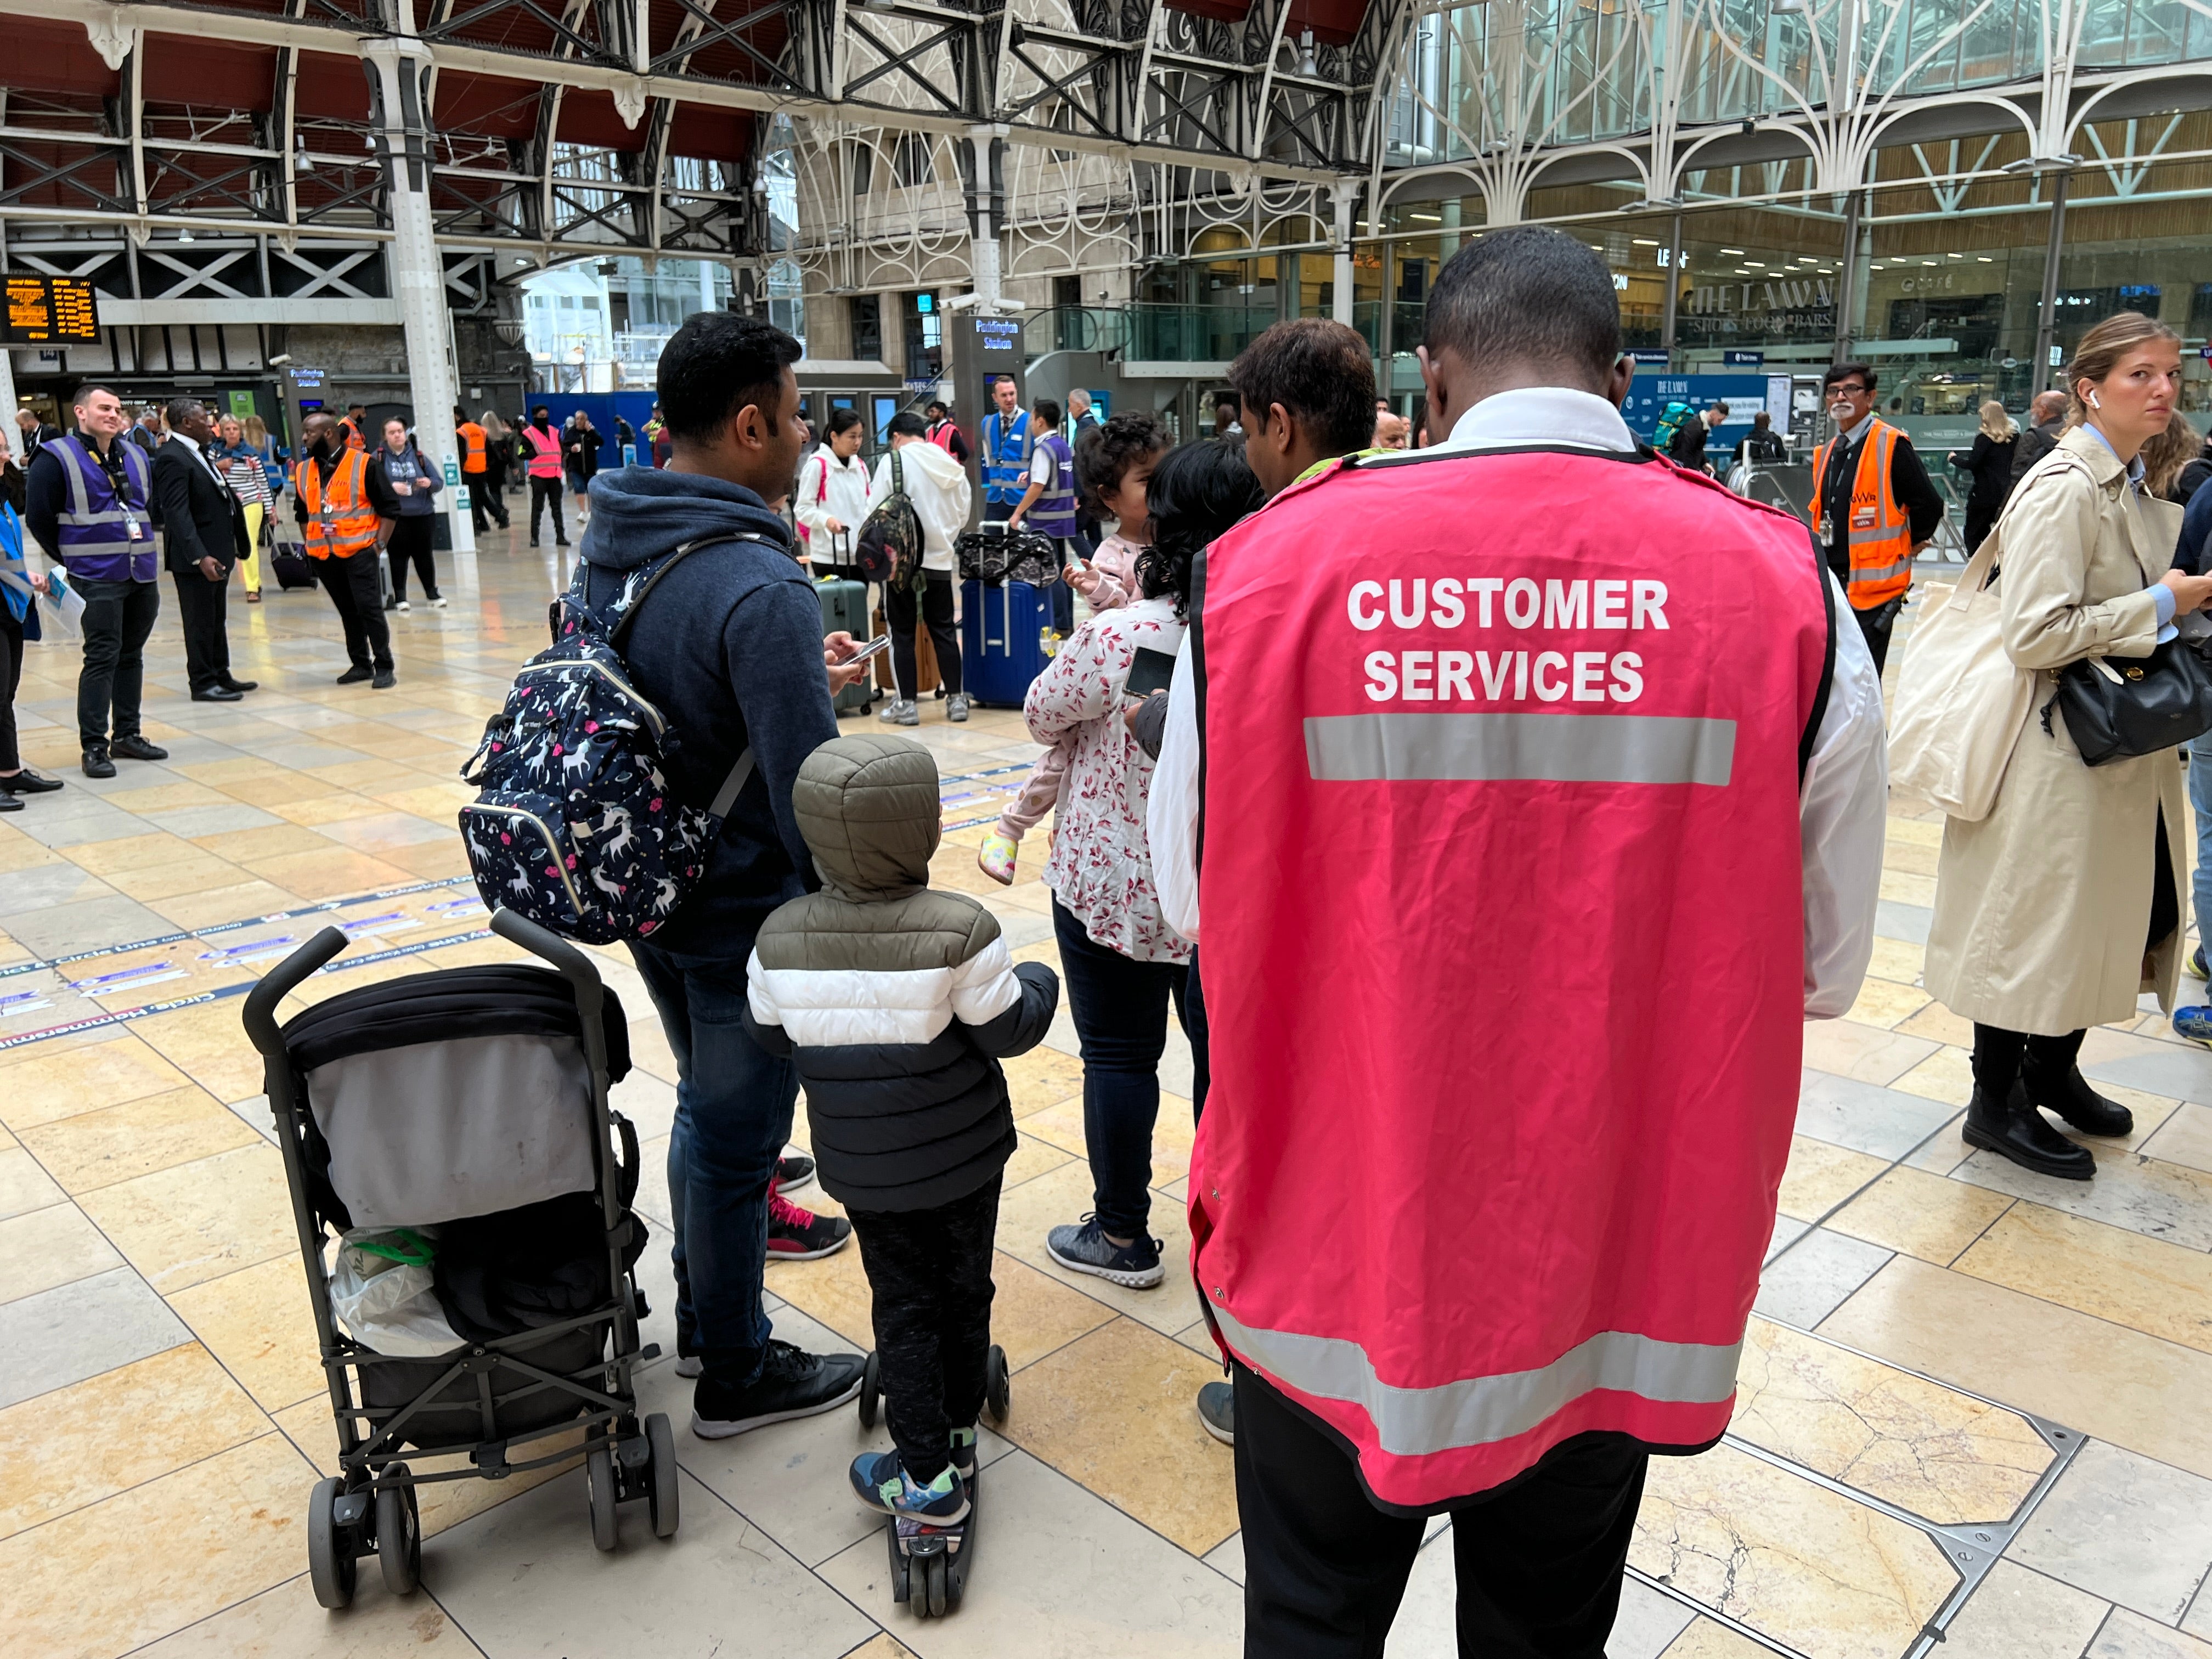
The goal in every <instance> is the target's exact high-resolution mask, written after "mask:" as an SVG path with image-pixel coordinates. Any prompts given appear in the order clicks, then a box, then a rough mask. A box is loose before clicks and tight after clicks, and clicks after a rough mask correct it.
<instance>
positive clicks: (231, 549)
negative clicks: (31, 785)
mask: <svg viewBox="0 0 2212 1659" xmlns="http://www.w3.org/2000/svg"><path fill="white" fill-rule="evenodd" d="M167 415H168V420H169V441H168V442H167V443H165V444H163V445H162V446H161V447H160V448H159V449H157V450H155V452H154V498H155V501H159V502H160V503H161V525H162V529H161V548H162V554H163V558H164V562H166V563H167V566H168V568H169V578H170V580H172V581H173V582H175V583H176V585H177V616H178V618H179V621H180V622H182V623H183V624H184V630H185V679H186V681H187V682H188V683H189V684H190V685H191V694H192V701H193V702H237V701H238V700H239V699H240V697H241V696H244V695H245V694H246V692H248V691H251V690H253V689H254V686H255V682H253V681H252V680H240V679H234V678H231V672H230V636H229V633H228V629H227V627H226V618H225V616H224V611H225V601H226V600H227V599H228V597H229V593H230V568H231V566H232V565H234V564H235V563H236V562H238V561H239V560H240V559H242V558H244V557H245V556H246V555H247V554H248V553H249V552H251V551H252V545H253V544H252V543H251V542H249V541H248V540H247V539H246V509H245V508H244V507H241V506H240V505H239V501H238V497H237V496H236V495H234V494H233V493H232V492H231V488H230V485H229V483H228V482H227V481H226V480H225V479H224V477H223V476H222V473H220V472H218V471H216V464H215V462H214V461H213V460H212V459H210V457H209V455H208V453H207V446H208V445H210V444H211V443H212V442H213V441H215V422H214V421H213V420H211V419H210V418H209V416H208V412H207V405H206V404H203V403H202V402H200V400H199V399H198V398H173V399H172V400H171V402H170V404H169V407H168V410H167Z"/></svg>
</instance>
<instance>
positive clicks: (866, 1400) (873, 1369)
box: [860, 1348, 884, 1429]
mask: <svg viewBox="0 0 2212 1659" xmlns="http://www.w3.org/2000/svg"><path fill="white" fill-rule="evenodd" d="M883 1397H884V1377H883V1366H882V1363H881V1362H880V1361H879V1360H878V1359H877V1358H876V1353H875V1350H874V1349H872V1348H871V1349H870V1350H869V1351H868V1363H867V1364H865V1365H863V1366H862V1367H861V1368H860V1426H861V1427H862V1428H864V1429H872V1428H874V1427H875V1426H876V1415H877V1411H878V1407H880V1405H881V1404H882V1402H883Z"/></svg>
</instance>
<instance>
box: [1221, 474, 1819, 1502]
mask: <svg viewBox="0 0 2212 1659" xmlns="http://www.w3.org/2000/svg"><path fill="white" fill-rule="evenodd" d="M1200 580H1201V590H1200V594H1201V597H1200V615H1199V617H1198V619H1197V621H1196V622H1195V623H1194V626H1193V629H1192V635H1193V641H1194V653H1195V666H1196V668H1197V671H1198V684H1199V687H1200V699H1201V701H1200V732H1201V734H1202V738H1203V745H1204V757H1205V759H1204V764H1205V772H1204V790H1203V805H1204V816H1203V818H1202V820H1201V825H1200V915H1201V917H1202V925H1201V928H1200V933H1201V940H1200V951H1199V957H1200V963H1202V972H1203V974H1204V976H1205V981H1206V1015H1207V1021H1208V1024H1209V1027H1210V1030H1211V1034H1212V1093H1211V1095H1210V1096H1209V1097H1208V1099H1207V1101H1206V1114H1205V1119H1204V1121H1203V1122H1202V1123H1201V1125H1200V1129H1199V1134H1198V1141H1197V1146H1196V1148H1195V1151H1194V1156H1193V1158H1192V1163H1191V1174H1190V1188H1189V1190H1190V1218H1191V1233H1192V1237H1193V1249H1192V1264H1193V1268H1194V1273H1196V1275H1197V1281H1198V1285H1199V1290H1200V1296H1201V1297H1202V1299H1203V1301H1204V1303H1205V1304H1206V1311H1207V1313H1208V1315H1209V1316H1211V1318H1212V1322H1213V1326H1214V1329H1215V1331H1216V1334H1217V1335H1218V1338H1219V1340H1221V1342H1222V1343H1223V1345H1224V1346H1225V1348H1226V1349H1227V1350H1228V1351H1229V1352H1231V1353H1233V1354H1235V1355H1236V1356H1237V1358H1240V1359H1241V1360H1243V1363H1244V1364H1247V1365H1248V1366H1249V1367H1251V1368H1252V1369H1253V1370H1257V1371H1259V1372H1261V1373H1262V1374H1263V1375H1265V1376H1267V1378H1268V1379H1269V1380H1270V1381H1272V1382H1273V1383H1276V1384H1277V1385H1279V1387H1280V1388H1282V1389H1284V1390H1285V1393H1287V1394H1288V1395H1290V1397H1291V1398H1292V1399H1293V1400H1295V1401H1297V1402H1298V1403H1300V1404H1302V1405H1304V1407H1307V1408H1308V1409H1310V1411H1312V1412H1313V1413H1315V1414H1316V1416H1317V1417H1319V1418H1320V1419H1322V1421H1323V1422H1324V1423H1326V1424H1327V1425H1328V1426H1329V1427H1331V1428H1332V1429H1334V1431H1337V1432H1338V1433H1339V1434H1340V1435H1341V1436H1342V1437H1343V1438H1344V1439H1345V1440H1346V1442H1348V1443H1349V1444H1350V1445H1351V1446H1352V1448H1353V1449H1355V1450H1356V1452H1357V1454H1358V1460H1359V1470H1360V1474H1361V1476H1362V1478H1363V1479H1364V1481H1365V1483H1366V1486H1367V1487H1368V1489H1369V1490H1370V1492H1372V1493H1373V1494H1374V1495H1375V1497H1376V1498H1378V1499H1380V1500H1382V1501H1383V1503H1385V1504H1391V1505H1397V1506H1402V1507H1405V1508H1407V1509H1421V1508H1427V1507H1433V1506H1437V1505H1441V1504H1446V1503H1448V1502H1449V1501H1450V1500H1452V1499H1455V1498H1463V1497H1466V1496H1468V1495H1471V1494H1474V1493H1476V1492H1483V1491H1486V1490H1487V1489H1489V1488H1491V1487H1492V1486H1498V1485H1499V1484H1500V1483H1502V1482H1504V1481H1506V1480H1510V1479H1512V1478H1513V1477H1514V1476H1515V1475H1516V1474H1520V1473H1522V1471H1524V1470H1526V1469H1528V1468H1529V1467H1530V1466H1532V1465H1533V1464H1534V1463H1535V1462H1536V1461H1537V1460H1538V1459H1539V1458H1540V1457H1541V1455H1543V1454H1544V1452H1545V1451H1546V1450H1547V1449H1549V1448H1550V1447H1552V1446H1553V1445H1555V1444H1557V1443H1559V1442H1560V1441H1563V1440H1565V1439H1567V1438H1568V1437H1571V1436H1573V1435H1576V1434H1579V1433H1583V1432H1586V1431H1598V1430H1605V1431H1619V1432H1622V1433H1626V1434H1628V1435H1632V1436H1633V1437H1637V1438H1638V1439H1640V1440H1642V1441H1644V1442H1646V1443H1650V1444H1652V1445H1654V1446H1659V1447H1667V1448H1675V1449H1681V1448H1696V1447H1701V1446H1703V1445H1705V1444H1706V1443H1710V1442H1711V1441H1712V1440H1714V1439H1715V1438H1717V1437H1718V1436H1719V1435H1720V1433H1721V1432H1722V1431H1723V1429H1725V1428H1726V1427H1727V1425H1728V1421H1729V1412H1730V1409H1731V1407H1732V1406H1733V1402H1734V1398H1735V1374H1736V1361H1737V1358H1738V1354H1739V1352H1740V1350H1741V1344H1742V1340H1743V1334H1744V1327H1745V1322H1746V1321H1747V1318H1748V1316H1749V1315H1750V1311H1751V1304H1752V1298H1753V1296H1754V1295H1755V1294H1756V1293H1757V1291H1758V1284H1759V1260H1760V1257H1761V1255H1762V1254H1763V1253H1764V1251H1765V1246H1766V1243H1767V1238H1768V1235H1769V1233H1770V1232H1771V1230H1772V1227H1773V1224H1774V1213H1775V1194H1776V1191H1777V1188H1778V1186H1779V1184H1780V1182H1781V1179H1782V1172H1783V1166H1784V1163H1785V1162H1786V1160H1787V1158H1788V1157H1789V1152H1790V1129H1791V1126H1792V1123H1793V1121H1794V1120H1795V1117H1796V1109H1797V1091H1798V1064H1799V1059H1800V1050H1801V1047H1802V1019H1803V994H1804V978H1805V951H1804V924H1803V897H1802V869H1801V860H1800V853H1799V841H1798V835H1799V832H1798V793H1799V764H1800V762H1799V754H1800V742H1801V736H1802V732H1804V730H1805V728H1806V726H1807V725H1808V720H1809V719H1810V717H1811V716H1812V714H1813V711H1814V708H1815V707H1816V696H1817V693H1818V692H1819V690H1820V687H1821V686H1822V685H1823V684H1824V683H1825V678H1826V662H1827V660H1828V659H1827V656H1826V653H1827V652H1828V651H1829V650H1830V649H1831V648H1832V647H1831V637H1832V636H1831V635H1830V631H1829V629H1830V619H1829V618H1828V617H1827V614H1826V605H1825V602H1824V598H1823V594H1822V590H1821V586H1820V584H1821V583H1822V582H1823V581H1825V580H1826V578H1825V576H1824V574H1822V573H1821V570H1820V566H1819V564H1818V562H1817V561H1816V555H1815V552H1814V549H1813V548H1812V546H1811V545H1810V544H1809V541H1808V537H1807V534H1806V532H1805V527H1804V526H1803V525H1802V524H1800V523H1799V522H1797V521H1796V520H1794V519H1791V518H1789V517H1786V516H1785V515H1784V514H1782V513H1778V512H1773V511H1771V510H1769V509H1766V508H1764V507H1758V506H1754V505H1753V504H1752V503H1749V502H1747V501H1743V500H1741V499H1740V498H1738V497H1736V496H1734V495H1729V493H1728V492H1727V491H1725V490H1724V489H1721V488H1720V486H1718V485H1717V484H1715V483H1711V481H1710V480H1707V479H1705V478H1702V477H1695V476H1693V475H1691V474H1688V473H1686V472H1684V471H1681V470H1680V469H1679V468H1676V467H1674V466H1673V465H1670V464H1668V463H1666V462H1663V461H1659V460H1656V459H1642V460H1639V459H1638V458H1637V457H1636V456H1634V455H1625V456H1622V457H1620V458H1617V459H1616V458H1612V457H1607V456H1599V455H1593V454H1591V453H1589V452H1587V451H1583V452H1574V451H1551V452H1544V453H1528V452H1525V451H1522V452H1510V453H1495V454H1489V455H1483V454H1465V453H1461V454H1454V453H1441V454H1439V453H1435V452H1415V453H1411V454H1397V455H1391V456H1388V457H1384V458H1376V459H1370V458H1364V457H1363V458H1361V459H1358V461H1356V462H1355V463H1352V464H1350V465H1344V466H1341V467H1339V468H1336V469H1334V470H1333V471H1329V472H1328V473H1324V474H1322V475H1321V476H1318V477H1314V478H1312V479H1310V480H1308V481H1306V482H1304V483H1300V484H1297V485H1294V486H1293V487H1292V488H1291V489H1289V490H1286V491H1285V492H1284V494H1283V495H1280V496H1279V497H1278V498H1277V499H1276V500H1275V501H1273V503H1271V504H1270V505H1269V506H1268V507H1267V508H1266V509H1265V510H1264V511H1262V512H1261V513H1257V514H1255V515H1254V516H1253V517H1252V518H1250V519H1248V520H1246V521H1245V522H1244V523H1243V524H1242V525H1240V526H1238V527H1237V529H1236V530H1234V531H1232V532H1230V533H1229V534H1228V535H1227V536H1225V537H1224V538H1222V539H1221V540H1220V541H1218V542H1217V543H1216V544H1214V545H1213V546H1212V549H1211V550H1209V551H1208V553H1207V555H1206V560H1205V563H1204V568H1203V569H1202V571H1201V573H1200ZM1355 1170H1356V1171H1357V1174H1356V1175H1355V1174H1354V1173H1353V1172H1354V1171H1355Z"/></svg>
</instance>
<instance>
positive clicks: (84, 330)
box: [0, 276, 100, 346]
mask: <svg viewBox="0 0 2212 1659" xmlns="http://www.w3.org/2000/svg"><path fill="white" fill-rule="evenodd" d="M0 280H4V281H5V282H6V284H7V289H8V337H7V343H9V345H11V346H18V345H20V346H41V345H43V346H51V345H98V344H99V343H100V303H99V301H98V300H97V299H95V298H94V295H93V291H92V284H91V283H87V282H82V281H80V280H79V279H78V278H76V277H74V276H9V277H6V278H4V279H0Z"/></svg>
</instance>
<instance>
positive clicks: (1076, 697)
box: [1022, 599, 1190, 963]
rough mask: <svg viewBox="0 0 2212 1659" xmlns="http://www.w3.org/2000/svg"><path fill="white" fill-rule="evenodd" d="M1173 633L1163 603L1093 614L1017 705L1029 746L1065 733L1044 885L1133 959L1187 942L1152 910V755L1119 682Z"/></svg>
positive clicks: (1171, 605)
mask: <svg viewBox="0 0 2212 1659" xmlns="http://www.w3.org/2000/svg"><path fill="white" fill-rule="evenodd" d="M1182 635H1183V624H1182V622H1181V621H1180V620H1179V619H1177V617H1176V613H1175V602H1174V601H1173V600H1172V599H1139V600H1138V601H1137V602H1136V603H1134V604H1133V605H1125V606H1123V607H1121V609H1119V610H1115V611H1105V612H1103V614H1101V615H1098V616H1096V617H1091V620H1090V621H1089V622H1086V623H1084V624H1083V626H1082V627H1080V628H1079V629H1076V630H1075V633H1074V635H1073V637H1072V638H1070V639H1069V641H1067V643H1066V645H1063V646H1062V647H1060V654H1059V655H1058V656H1056V657H1054V659H1052V661H1051V662H1050V663H1048V664H1047V665H1046V666H1045V671H1044V672H1043V673H1042V674H1040V675H1038V676H1037V677H1036V679H1035V680H1033V681H1032V682H1030V692H1029V697H1028V700H1027V701H1026V702H1024V705H1023V709H1022V712H1023V714H1024V717H1025V718H1026V719H1027V720H1028V721H1029V727H1030V737H1032V738H1035V739H1036V741H1037V742H1039V743H1042V744H1057V743H1058V742H1059V741H1060V738H1063V737H1066V736H1069V735H1071V734H1072V735H1073V737H1074V738H1075V752H1074V756H1073V759H1071V760H1070V762H1069V763H1068V768H1067V775H1066V778H1065V779H1064V780H1063V781H1062V782H1061V784H1060V805H1059V806H1058V808H1057V809H1056V812H1055V816H1054V820H1053V834H1052V857H1051V859H1050V860H1048V862H1047V863H1046V865H1045V867H1044V882H1045V885H1046V886H1048V887H1049V888H1051V889H1052V891H1053V896H1054V897H1055V898H1057V899H1058V900H1059V901H1060V903H1061V905H1062V906H1064V907H1065V908H1066V909H1067V910H1068V911H1070V912H1071V913H1072V914H1073V915H1074V916H1075V917H1076V918H1077V919H1078V920H1079V921H1081V922H1082V923H1083V931H1084V932H1085V933H1087V934H1089V935H1090V936H1091V939H1093V940H1094V941H1096V942H1097V944H1100V945H1105V946H1106V947H1107V948H1108V949H1109V950H1114V951H1120V952H1121V954H1122V955H1123V956H1125V957H1129V958H1130V959H1131V960H1133V961H1136V962H1172V963H1181V962H1188V961H1189V960H1190V945H1189V944H1188V941H1187V940H1185V939H1182V937H1181V936H1180V935H1178V934H1177V933H1176V932H1175V931H1174V930H1173V929H1172V928H1170V927H1169V926H1168V924H1167V919H1166V918H1165V917H1164V916H1163V915H1161V914H1160V901H1159V896H1158V892H1157V891H1156V890H1154V888H1153V885H1152V852H1151V849H1150V848H1149V847H1148V846H1147V845H1146V841H1145V798H1146V793H1147V792H1148V791H1149V790H1150V789H1151V787H1152V757H1151V756H1149V755H1147V754H1146V753H1145V751H1144V750H1143V749H1141V748H1139V746H1138V744H1137V740H1136V738H1133V737H1132V736H1131V735H1130V733H1129V728H1128V726H1127V724H1126V723H1125V722H1124V721H1123V720H1122V718H1121V715H1122V710H1123V708H1124V699H1123V696H1122V691H1121V687H1122V685H1123V684H1124V683H1125V682H1126V681H1127V679H1128V678H1129V664H1130V662H1131V661H1132V660H1133V659H1134V657H1135V655H1136V652H1137V647H1139V646H1145V647H1149V648H1151V649H1152V650H1154V651H1164V652H1166V653H1168V654H1169V655H1170V656H1173V655H1174V654H1175V653H1176V650H1177V649H1178V648H1179V647H1181V646H1182Z"/></svg>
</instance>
